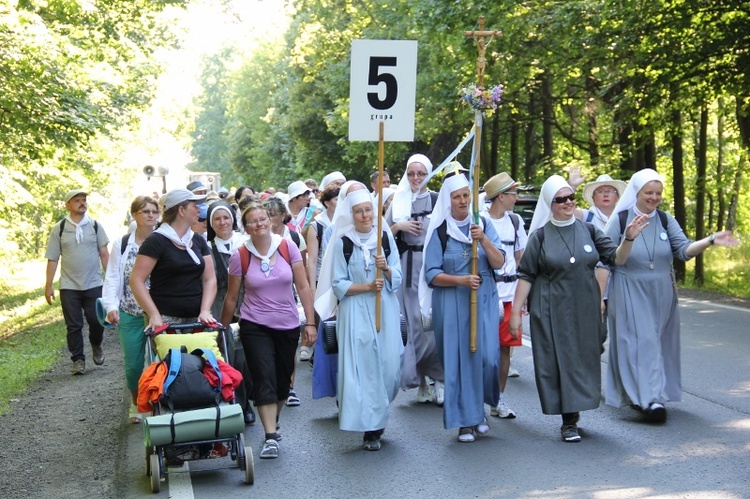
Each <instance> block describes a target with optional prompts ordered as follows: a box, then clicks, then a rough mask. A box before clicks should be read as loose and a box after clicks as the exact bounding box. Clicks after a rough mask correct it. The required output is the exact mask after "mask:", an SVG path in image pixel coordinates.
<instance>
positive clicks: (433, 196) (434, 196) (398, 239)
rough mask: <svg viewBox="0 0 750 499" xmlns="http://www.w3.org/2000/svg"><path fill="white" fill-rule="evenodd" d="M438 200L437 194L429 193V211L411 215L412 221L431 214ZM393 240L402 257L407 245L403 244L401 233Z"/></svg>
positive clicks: (407, 247)
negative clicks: (430, 203)
mask: <svg viewBox="0 0 750 499" xmlns="http://www.w3.org/2000/svg"><path fill="white" fill-rule="evenodd" d="M437 199H438V193H437V192H433V191H430V200H431V201H432V207H431V208H430V210H429V211H427V210H425V211H422V212H420V213H413V214H412V215H411V218H412V219H413V220H417V219H418V218H419V217H425V216H427V215H429V214H431V213H432V210H433V209H435V203H437ZM394 239H396V246H397V247H398V254H399V255H403V254H404V253H406V251H407V250H408V249H409V245H408V244H406V243H405V242H404V239H403V237H402V236H401V231H398V232H397V233H396V235H395V236H394Z"/></svg>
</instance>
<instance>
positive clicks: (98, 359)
mask: <svg viewBox="0 0 750 499" xmlns="http://www.w3.org/2000/svg"><path fill="white" fill-rule="evenodd" d="M91 350H92V352H93V353H94V364H96V365H97V366H100V365H102V364H104V349H103V348H102V346H101V345H91Z"/></svg>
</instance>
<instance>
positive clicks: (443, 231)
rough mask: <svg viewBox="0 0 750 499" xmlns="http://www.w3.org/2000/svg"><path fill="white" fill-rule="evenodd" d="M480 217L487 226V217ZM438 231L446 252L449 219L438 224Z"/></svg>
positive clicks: (441, 244)
mask: <svg viewBox="0 0 750 499" xmlns="http://www.w3.org/2000/svg"><path fill="white" fill-rule="evenodd" d="M479 218H481V219H482V223H483V224H484V226H485V227H487V224H488V223H489V222H487V219H486V218H484V217H483V216H480V217H479ZM516 223H518V222H516ZM514 226H515V224H514ZM482 230H486V229H484V228H483V229H482ZM436 232H437V235H438V238H440V246H442V248H443V253H445V248H446V246H448V222H447V220H443V223H441V224H440V225H439V226H438V228H437V230H436Z"/></svg>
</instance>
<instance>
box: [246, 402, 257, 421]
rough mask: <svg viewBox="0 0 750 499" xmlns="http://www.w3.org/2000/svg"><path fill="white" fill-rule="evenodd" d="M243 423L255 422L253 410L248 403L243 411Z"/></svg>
mask: <svg viewBox="0 0 750 499" xmlns="http://www.w3.org/2000/svg"><path fill="white" fill-rule="evenodd" d="M245 424H246V425H248V426H252V425H254V424H255V411H253V408H252V407H250V405H248V406H247V410H246V411H245Z"/></svg>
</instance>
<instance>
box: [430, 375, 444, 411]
mask: <svg viewBox="0 0 750 499" xmlns="http://www.w3.org/2000/svg"><path fill="white" fill-rule="evenodd" d="M432 401H433V402H434V403H435V404H437V405H438V406H440V407H443V404H444V403H445V385H444V384H443V383H441V382H440V381H435V386H434V388H433V389H432Z"/></svg>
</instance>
